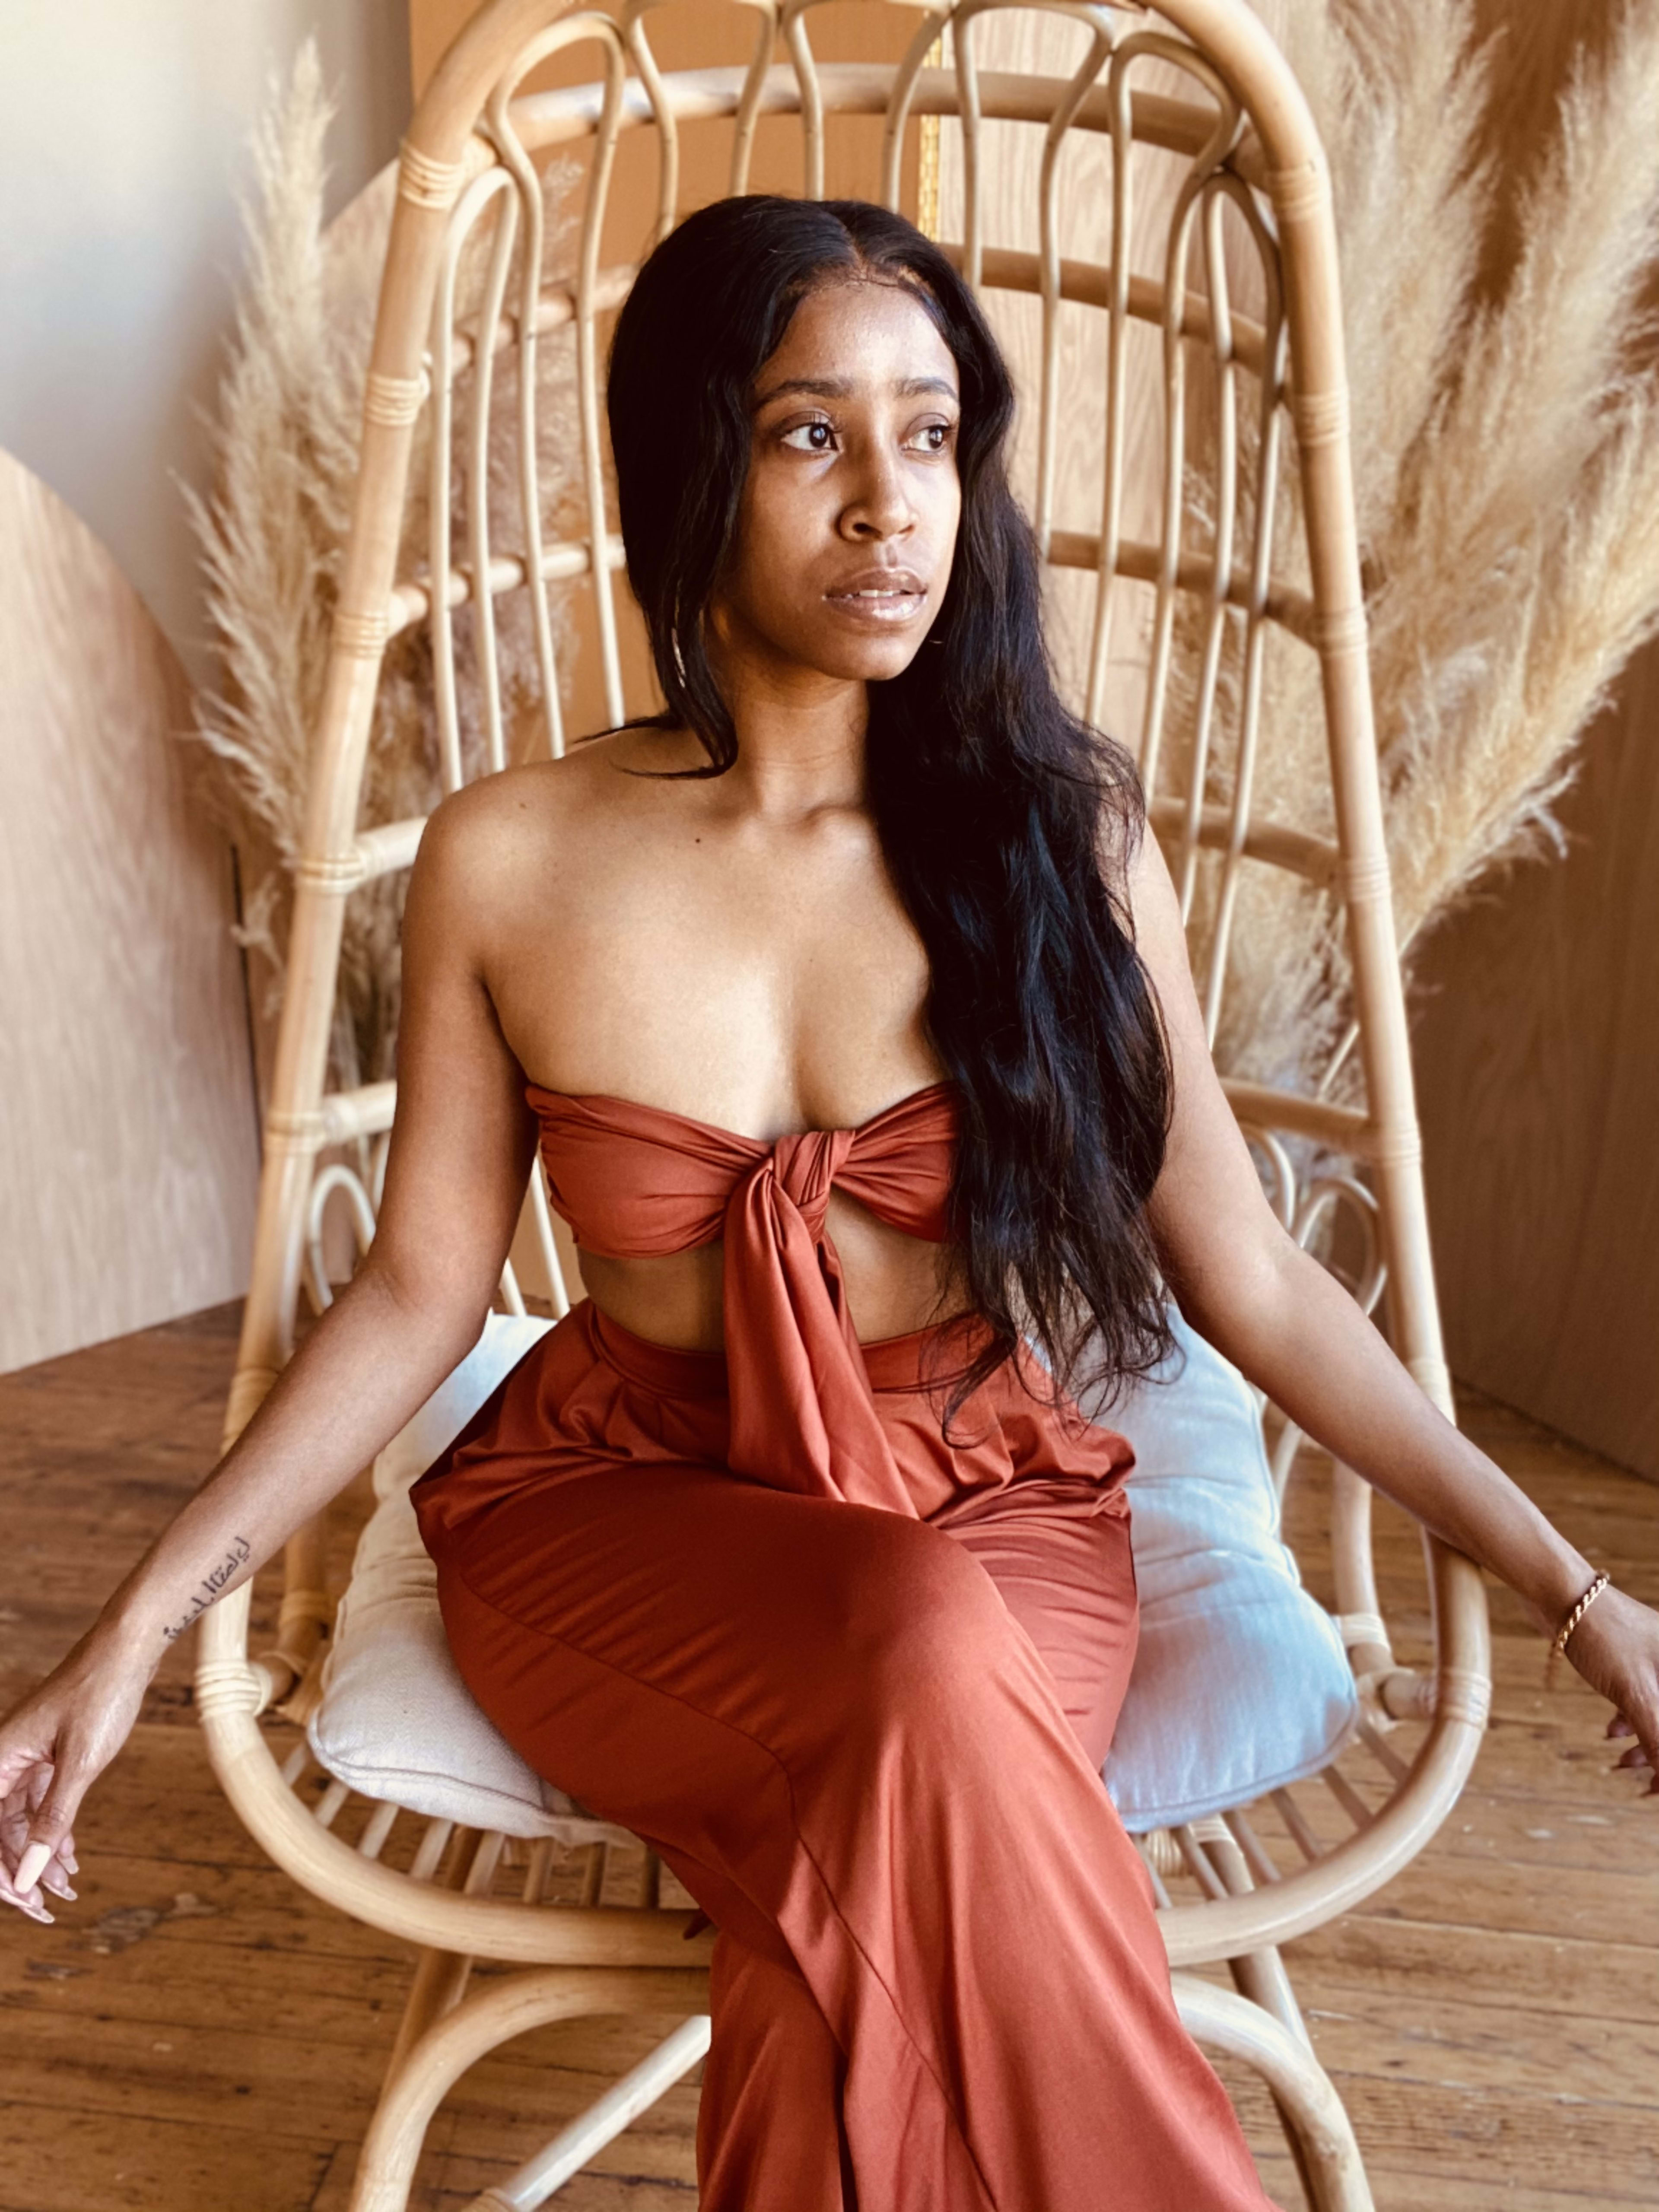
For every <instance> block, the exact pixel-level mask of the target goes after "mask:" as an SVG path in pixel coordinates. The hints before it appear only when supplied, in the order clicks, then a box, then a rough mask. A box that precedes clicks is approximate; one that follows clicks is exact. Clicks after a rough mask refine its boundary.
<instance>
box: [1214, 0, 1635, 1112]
mask: <svg viewBox="0 0 1659 2212" xmlns="http://www.w3.org/2000/svg"><path fill="white" fill-rule="evenodd" d="M1515 36H1516V37H1519V36H1520V32H1519V29H1518V28H1517V30H1516V33H1515ZM1286 44H1287V47H1288V50H1289V54H1290V58H1291V63H1292V65H1293V67H1294V68H1295V69H1296V70H1297V75H1298V76H1299V77H1300V79H1301V81H1302V82H1303V84H1304V88H1306V90H1307V92H1308V94H1309V96H1310V101H1311V103H1312V104H1313V106H1314V108H1315V112H1316V117H1317V119H1318V121H1319V124H1320V126H1321V130H1322V136H1323V137H1324V140H1325V143H1326V147H1327V149H1328V155H1329V157H1330V161H1331V167H1332V180H1333V188H1334V199H1335V210H1336V220H1337V228H1338V234H1339V245H1340V252H1341V257H1342V264H1343V279H1344V295H1345V317H1346V341H1347V355H1348V368H1349V376H1350V382H1351V386H1352V399H1353V418H1354V422H1355V424H1356V426H1357V435H1356V438H1355V445H1354V462H1355V492H1356V507H1357V513H1358V526H1359V532H1360V538H1361V551H1362V556H1363V561H1364V574H1365V577H1366V585H1367V596H1368V601H1369V610H1370V625H1371V640H1372V647H1371V665H1372V677H1373V685H1374V690H1375V696H1376V710H1377V733H1378V746H1379V754H1380V759H1381V769H1382V775H1383V791H1384V800H1385V815H1386V823H1387V831H1388V838H1389V854H1390V861H1391V866H1392V871H1393V878H1394V885H1395V921H1396V928H1397V932H1398V934H1399V936H1400V939H1401V943H1402V945H1404V946H1405V947H1406V949H1407V959H1408V962H1409V960H1410V958H1411V957H1412V955H1413V952H1414V951H1416V950H1417V949H1418V948H1419V947H1420V945H1421V944H1422V943H1423V941H1424V939H1425V937H1426V935H1427V934H1428V933H1429V932H1430V931H1431V929H1432V927H1433V926H1434V925H1435V924H1436V923H1437V921H1440V920H1441V919H1442V918H1443V916H1444V915H1447V914H1448V913H1449V912H1450V911H1452V910H1453V909H1454V908H1455V906H1456V905H1457V904H1458V903H1459V902H1462V900H1464V899H1466V898H1467V897H1468V896H1469V895H1470V894H1471V892H1472V891H1474V890H1475V889H1477V888H1478V887H1479V886H1480V884H1483V883H1484V882H1485V881H1486V879H1487V878H1489V877H1490V875H1491V873H1492V871H1493V870H1494V869H1496V868H1499V867H1502V866H1505V865H1508V864H1510V863H1512V862H1514V861H1516V860H1518V859H1520V858H1522V857H1523V856H1526V855H1528V854H1533V853H1536V852H1539V851H1541V850H1547V849H1548V848H1549V847H1550V846H1551V845H1552V844H1553V843H1556V842H1559V830H1558V829H1557V828H1556V825H1555V823H1554V817H1553V811H1552V810H1553V807H1554V805H1555V804H1556V802H1557V801H1558V800H1559V798H1560V796H1561V794H1562V793H1563V792H1564V791H1565V789H1566V787H1568V785H1569V784H1570V783H1571V780H1572V777H1573V775H1574V773H1575V772H1576V766H1577V753H1576V741H1577V738H1578V737H1579V735H1580V734H1581V733H1582V732H1583V729H1584V727H1585V726H1586V724H1587V723H1588V721H1589V720H1590V719H1591V717H1592V716H1593V715H1594V714H1595V711H1596V709H1597V708H1598V707H1599V706H1600V705H1601V703H1602V702H1603V701H1604V700H1605V698H1606V696H1607V691H1608V688H1609V686H1610V684H1612V683H1613V680H1614V678H1616V676H1617V674H1618V672H1619V670H1620V667H1621V666H1622V665H1623V664H1624V662H1625V661H1626V659H1628V657H1629V655H1630V654H1631V653H1632V652H1633V651H1634V650H1635V649H1636V648H1637V647H1638V646H1639V645H1640V644H1641V643H1642V642H1643V641H1644V639H1646V638H1647V637H1649V636H1650V635H1653V634H1654V632H1655V630H1656V629H1659V504H1656V495H1659V375H1656V373H1655V371H1654V369H1653V367H1652V360H1653V348H1652V343H1651V340H1652V335H1653V333H1652V331H1651V329H1650V326H1649V325H1648V324H1647V322H1646V320H1645V319H1644V308H1643V301H1644V295H1645V291H1646V289H1647V288H1648V287H1649V286H1650V283H1651V281H1652V272H1653V270H1654V267H1655V263H1656V257H1659V7H1656V6H1655V5H1654V4H1652V0H1631V4H1629V5H1627V7H1626V10H1625V13H1624V15H1623V16H1622V17H1621V19H1620V21H1619V22H1618V24H1617V26H1616V27H1615V29H1614V31H1613V34H1612V35H1611V36H1610V38H1609V39H1608V40H1607V42H1606V45H1605V48H1604V50H1603V52H1602V54H1601V58H1599V59H1595V60H1590V59H1581V61H1580V62H1579V64H1577V68H1576V70H1575V71H1574V73H1573V75H1572V76H1571V79H1570V81H1569V82H1568V83H1567V85H1566V86H1565V88H1564V91H1563V94H1562V95H1561V99H1560V102H1559V114H1558V116H1557V118H1556V127H1555V131H1554V133H1553V138H1552V140H1551V142H1550V143H1549V144H1548V147H1547V152H1546V154H1545V156H1544V158H1543V159H1542V161H1541V163H1540V164H1539V165H1538V167H1537V171H1536V173H1535V174H1534V175H1532V176H1529V177H1528V176H1522V177H1520V178H1516V176H1515V175H1513V174H1512V173H1510V172H1508V171H1507V170H1506V168H1505V167H1504V146H1503V134H1502V130H1501V117H1502V114H1503V106H1504V97H1505V93H1506V89H1507V88H1508V85H1509V83H1510V78H1511V73H1512V72H1513V71H1514V70H1515V69H1516V58H1515V56H1514V54H1513V52H1512V50H1511V49H1510V48H1509V47H1506V45H1505V43H1504V41H1502V40H1493V41H1492V42H1491V43H1489V44H1488V45H1487V46H1485V47H1484V48H1482V47H1481V46H1479V44H1478V42H1477V38H1476V26H1475V16H1474V8H1473V5H1472V4H1471V0H1340V4H1336V5H1330V4H1327V0H1309V4H1306V5H1304V6H1301V7H1299V8H1297V9H1296V10H1295V11H1294V13H1293V15H1292V17H1291V25H1290V29H1289V32H1288V33H1287V38H1286ZM1500 194H1509V195H1517V196H1518V205H1517V206H1516V214H1517V216H1518V229H1519V237H1520V246H1519V252H1518V254H1517V256H1516V261H1515V265H1514V267H1513V270H1512V271H1511V272H1510V276H1509V279H1508V282H1507V283H1505V284H1504V287H1503V289H1502V290H1501V292H1500V294H1499V295H1498V297H1497V298H1496V299H1488V298H1486V297H1484V296H1483V294H1482V289H1481V283H1482V264H1483V257H1484V256H1485V253H1486V245H1487V240H1488V238H1489V235H1490V227H1491V225H1492V221H1493V219H1494V212H1495V210H1498V207H1499V206H1500V201H1499V197H1498V196H1499V195H1500ZM1299 534H1300V533H1299V516H1298V514H1297V502H1296V498H1295V486H1294V483H1293V482H1292V483H1291V484H1290V486H1289V488H1288V496H1287V497H1286V500H1285V511H1284V514H1283V516H1282V518H1281V532H1280V543H1281V545H1282V547H1283V549H1284V551H1285V565H1286V566H1287V567H1288V568H1291V570H1292V571H1293V570H1294V569H1295V568H1296V566H1297V551H1296V545H1297V539H1298V538H1299ZM1304 574H1305V569H1304ZM1188 680H1190V679H1188ZM1263 713H1264V726H1265V728H1266V730H1267V741H1266V743H1265V744H1264V747H1263V751H1262V757H1261V765H1260V768H1259V769H1258V772H1257V793H1258V811H1259V813H1260V815H1261V817H1263V818H1278V819H1280V820H1285V821H1288V822H1293V823H1298V824H1300V825H1301V826H1304V827H1307V828H1310V829H1327V828H1328V814H1327V811H1326V808H1327V800H1326V793H1327V792H1328V777H1327V775H1326V772H1325V769H1324V732H1323V718H1322V710H1321V707H1320V702H1319V695H1318V686H1317V672H1316V667H1315V665H1314V664H1313V661H1312V658H1311V656H1310V655H1309V654H1307V653H1305V652H1304V651H1303V650H1301V649H1300V648H1299V647H1296V646H1295V645H1294V644H1293V643H1292V642H1291V641H1276V643H1275V645H1274V648H1273V651H1272V653H1271V654H1270V657H1269V661H1268V668H1267V687H1266V692H1265V697H1264V707H1263ZM1222 765H1223V768H1224V770H1225V757H1224V760H1223V763H1222ZM1349 981H1350V978H1349V971H1348V968H1347V963H1346V950H1345V947H1344V945H1343V941H1342V937H1341V932H1340V921H1339V918H1338V916H1337V915H1336V913H1335V911H1334V908H1333V907H1332V905H1331V902H1329V900H1328V899H1327V898H1326V897H1324V896H1322V895H1321V894H1319V893H1317V892H1316V891H1312V890H1309V889H1308V888H1306V887H1305V886H1301V885H1298V884H1296V883H1295V882H1293V881H1292V880H1291V879H1289V878H1282V877H1279V876H1278V875H1277V873H1276V872H1266V871H1261V872H1258V871H1252V872H1251V880H1250V882H1249V884H1248V885H1247V887H1246V890H1245V893H1244V895H1243V897H1242V899H1241V904H1240V911H1239V915H1238V923H1237V937H1236V940H1235V951H1234V955H1233V961H1232V971H1231V982H1230V994H1229V1002H1228V1006H1227V1011H1226V1016H1225V1021H1224V1025H1223V1029H1222V1032H1221V1035H1220V1036H1219V1038H1218V1056H1219V1057H1220V1058H1221V1060H1222V1061H1223V1064H1224V1065H1225V1066H1228V1067H1230V1068H1231V1070H1232V1071H1233V1072H1236V1073H1241V1074H1248V1075H1252V1076H1255V1077H1258V1078H1263V1079H1269V1080H1279V1081H1289V1082H1292V1083H1296V1084H1297V1085H1309V1084H1312V1085H1318V1084H1320V1083H1321V1082H1322V1081H1323V1082H1324V1083H1325V1084H1326V1085H1327V1086H1329V1085H1331V1084H1332V1083H1333V1081H1334V1082H1336V1083H1337V1084H1338V1085H1339V1087H1340V1084H1341V1083H1343V1082H1346V1081H1347V1080H1351V1079H1352V1068H1346V1069H1344V1070H1343V1071H1342V1073H1341V1074H1340V1075H1339V1074H1338V1073H1337V1068H1338V1064H1339V1063H1340V1060H1341V1057H1342V1046H1341V1042H1340V1040H1341V1038H1342V1033H1343V1029H1344V1024H1345V1023H1346V1011H1347V1003H1348V990H1349Z"/></svg>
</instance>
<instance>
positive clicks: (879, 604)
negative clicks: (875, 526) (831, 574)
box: [824, 568, 927, 625]
mask: <svg viewBox="0 0 1659 2212" xmlns="http://www.w3.org/2000/svg"><path fill="white" fill-rule="evenodd" d="M824 597H825V599H828V600H829V604H830V605H831V606H833V607H835V608H836V609H838V610H839V611H841V612H842V613H843V614H846V615H850V616H851V617H852V618H853V619H854V621H855V622H866V623H879V624H883V625H885V624H887V623H905V622H909V621H911V620H913V619H914V617H915V616H916V615H918V614H919V613H920V612H921V610H922V609H923V608H924V607H925V606H926V605H927V586H925V585H924V584H923V583H922V581H921V578H920V577H919V576H917V575H915V574H913V573H912V571H911V570H909V569H908V568H890V569H880V570H877V571H874V572H872V573H871V574H866V575H862V576H853V577H849V578H848V580H847V582H846V583H844V584H838V585H837V586H836V588H835V590H834V591H831V592H825V593H824Z"/></svg>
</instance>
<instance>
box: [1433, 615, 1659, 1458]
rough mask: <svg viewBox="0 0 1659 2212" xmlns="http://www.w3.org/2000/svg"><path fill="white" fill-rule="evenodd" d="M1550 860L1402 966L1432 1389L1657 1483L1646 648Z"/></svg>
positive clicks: (1657, 840) (1658, 1061) (1656, 1068)
mask: <svg viewBox="0 0 1659 2212" xmlns="http://www.w3.org/2000/svg"><path fill="white" fill-rule="evenodd" d="M1561 819H1562V823H1563V826H1564V828H1565V829H1566V830H1567V832H1568V835H1569V836H1570V837H1571V841H1572V842H1571V848H1570V850H1569V852H1568V854H1567V857H1566V859H1565V860H1563V861H1559V862H1553V863H1550V864H1548V865H1546V866H1536V865H1534V866H1526V867H1523V868H1520V869H1517V870H1516V872H1514V873H1513V874H1511V875H1510V876H1509V877H1508V878H1505V879H1504V881H1502V882H1501V883H1500V884H1498V885H1497V886H1496V887H1495V889H1494V890H1493V891H1492V895H1491V896H1490V897H1488V898H1486V899H1485V900H1483V901H1482V902H1480V904H1479V905H1477V906H1475V907H1474V908H1471V909H1470V910H1469V911H1468V913H1466V914H1463V915H1459V916H1457V917H1456V918H1455V920H1454V921H1451V922H1449V923H1448V924H1447V925H1446V926H1445V927H1444V928H1443V930H1442V932H1441V933H1440V934H1439V936H1438V937H1437V939H1434V940H1433V941H1431V944H1430V945H1429V946H1428V948H1427V951H1426V953H1425V958H1424V961H1423V963H1422V987H1421V993H1420V1009H1419V1018H1418V1021H1417V1026H1416V1044H1415V1056H1416V1061H1417V1069H1418V1084H1419V1092H1420V1095H1421V1100H1422V1110H1423V1125H1424V1141H1425V1147H1426V1151H1427V1159H1428V1180H1429V1207H1430V1218H1431V1221H1432V1223H1433V1225H1434V1237H1435V1251H1436V1257H1437V1272H1438V1274H1439V1278H1440V1286H1441V1294H1442V1299H1443V1305H1444V1309H1445V1317H1446V1334H1447V1348H1448V1351H1449V1354H1450V1358H1451V1363H1452V1368H1453V1371H1454V1372H1455V1374H1456V1375H1458V1376H1460V1377H1462V1379H1464V1380H1465V1381H1468V1382H1470V1383H1474V1384H1476V1385H1477V1387H1478V1388H1480V1389H1482V1390H1485V1391H1487V1392H1489V1393H1490V1394H1491V1395H1492V1396H1493V1397H1497V1398H1501V1399H1503V1400H1504V1401H1505V1402H1506V1403H1507V1404H1509V1405H1511V1406H1516V1407H1520V1408H1521V1409H1522V1411H1523V1412H1525V1413H1530V1414H1531V1415H1532V1416H1533V1418H1534V1419H1536V1420H1541V1421H1547V1423H1548V1424H1549V1425H1550V1426H1551V1427H1552V1428H1556V1429H1559V1430H1561V1431H1564V1432H1565V1434H1566V1435H1568V1436H1570V1437H1577V1438H1578V1439H1579V1440H1580V1441H1582V1442H1583V1443H1588V1444H1590V1445H1593V1446H1594V1447H1595V1449H1596V1450H1598V1451H1601V1452H1604V1453H1606V1454H1607V1455H1608V1456H1609V1457H1610V1458H1613V1459H1615V1460H1619V1461H1620V1462H1623V1464H1624V1465H1626V1467H1632V1468H1636V1469H1637V1470H1638V1472H1639V1473H1641V1474H1645V1475H1647V1476H1649V1477H1650V1479H1652V1480H1659V647H1650V648H1649V649H1648V651H1647V652H1646V653H1644V654H1642V655H1641V656H1640V657H1639V659H1638V661H1637V662H1636V663H1635V665H1633V666H1632V669H1631V671H1629V673H1628V675H1627V677H1626V681H1625V684H1624V685H1623V687H1622V690H1621V695H1620V699H1619V700H1618V702H1616V703H1615V705H1614V706H1613V708H1612V709H1611V710H1610V711H1609V712H1608V713H1607V714H1605V715H1603V716H1602V718H1601V720H1600V721H1599V722H1598V723H1597V724H1596V726H1595V728H1594V729H1593V730H1592V731H1591V732H1590V733H1589V738H1588V739H1587V740H1586V744H1585V764H1584V769H1583V777H1582V780H1581V781H1580V783H1579V785H1578V787H1577V790H1576V791H1574V792H1573V793H1572V794H1571V797H1570V798H1569V799H1568V800H1567V801H1566V803H1565V805H1564V806H1563V807H1562V809H1561Z"/></svg>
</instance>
